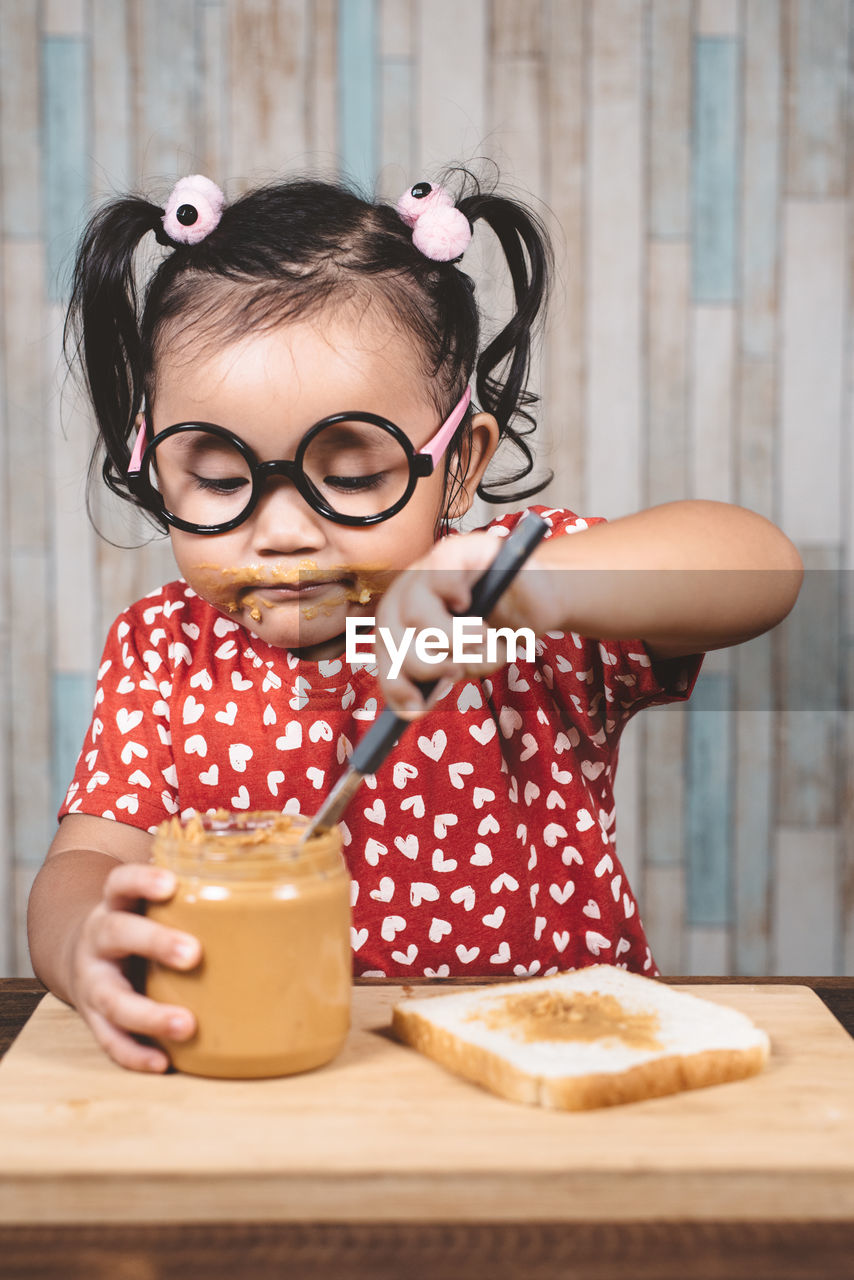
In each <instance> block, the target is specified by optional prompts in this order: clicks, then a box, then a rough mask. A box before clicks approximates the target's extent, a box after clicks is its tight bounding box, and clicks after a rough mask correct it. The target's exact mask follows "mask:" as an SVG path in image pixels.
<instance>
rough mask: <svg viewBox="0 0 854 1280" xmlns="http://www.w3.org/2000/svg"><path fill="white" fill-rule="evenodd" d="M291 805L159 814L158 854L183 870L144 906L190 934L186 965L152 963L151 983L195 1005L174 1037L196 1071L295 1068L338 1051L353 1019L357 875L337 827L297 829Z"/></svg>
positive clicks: (182, 1064) (149, 990) (242, 1073)
mask: <svg viewBox="0 0 854 1280" xmlns="http://www.w3.org/2000/svg"><path fill="white" fill-rule="evenodd" d="M306 822H307V819H306V818H302V817H296V818H293V817H291V816H290V815H288V814H283V813H265V812H258V813H245V814H231V813H227V812H226V811H224V810H220V811H219V812H218V813H216V814H206V815H204V816H202V815H194V816H193V817H192V818H190V819H189V820H188V821H182V820H181V819H179V818H171V819H170V820H168V821H167V822H164V823H162V824H161V825H160V827H159V828H158V830H157V833H156V836H155V839H154V850H153V859H154V862H155V863H156V864H157V865H159V866H162V867H167V868H168V869H169V870H170V871H173V872H174V873H175V875H176V876H177V879H178V888H177V890H176V892H175V895H174V896H173V897H172V898H171V899H170V900H169V901H168V902H164V903H148V904H147V906H146V914H147V915H149V916H150V917H151V918H152V919H153V920H158V921H160V922H161V923H162V924H165V925H168V926H170V927H172V928H176V929H181V930H184V931H186V932H187V933H192V934H194V935H195V936H196V937H197V938H198V939H199V941H200V943H201V947H202V959H201V961H200V963H199V964H198V965H197V966H196V968H195V969H193V970H191V971H190V972H179V971H178V970H175V969H170V968H167V967H166V966H163V965H160V964H158V963H156V962H154V961H152V962H150V963H149V967H148V976H147V982H146V994H147V995H149V996H151V998H152V999H154V1000H161V1001H165V1002H167V1003H169V1004H180V1005H184V1006H185V1007H186V1008H188V1009H190V1010H192V1012H193V1013H194V1014H195V1015H196V1021H197V1024H198V1029H197V1032H196V1034H195V1035H194V1036H193V1038H192V1039H191V1040H187V1041H182V1042H177V1041H176V1042H172V1041H170V1042H168V1043H167V1044H164V1045H163V1048H164V1049H166V1051H167V1052H168V1054H169V1056H170V1058H171V1060H172V1064H173V1066H175V1067H177V1069H178V1070H179V1071H187V1072H190V1073H191V1074H193V1075H202V1076H226V1077H232V1078H248V1077H256V1076H279V1075H290V1074H292V1073H294V1072H297V1071H308V1070H309V1069H311V1068H312V1067H319V1066H322V1065H323V1064H324V1063H326V1062H329V1061H330V1060H331V1059H332V1058H334V1057H335V1055H336V1053H337V1052H338V1050H339V1049H340V1048H341V1046H342V1045H343V1043H344V1040H345V1039H346V1036H347V1031H348V1028H349V1023H350V991H351V987H352V958H351V952H350V877H349V874H348V871H347V867H346V864H345V862H344V858H343V856H342V854H341V833H340V831H339V830H338V829H337V828H334V829H333V830H331V831H325V832H322V833H321V834H320V835H317V836H314V837H312V838H311V839H310V840H309V841H307V842H306V844H305V846H303V847H300V845H299V840H300V836H301V834H302V832H303V830H304V827H305V825H306Z"/></svg>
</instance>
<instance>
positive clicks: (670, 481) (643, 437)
mask: <svg viewBox="0 0 854 1280" xmlns="http://www.w3.org/2000/svg"><path fill="white" fill-rule="evenodd" d="M852 48H854V0H0V166H2V170H0V236H2V243H1V244H0V299H2V307H1V308H0V450H2V454H0V462H2V467H0V600H2V611H0V840H1V841H2V842H1V843H0V972H2V973H26V972H28V964H27V957H26V946H25V941H24V936H23V920H24V911H25V902H26V895H27V892H28V888H29V885H30V883H31V880H32V876H33V874H34V871H35V869H36V867H37V866H38V864H39V862H40V860H41V858H42V856H43V853H44V850H45V848H46V846H47V844H48V842H49V840H50V837H51V834H52V829H53V825H54V818H53V814H54V812H55V807H56V804H57V801H58V798H59V797H60V795H61V794H62V790H63V788H64V785H65V782H66V780H67V777H68V774H69V771H70V769H71V767H72V764H73V760H74V757H75V755H76V752H77V749H78V743H79V741H80V738H81V736H82V732H83V729H84V726H85V723H86V721H87V718H88V714H89V704H90V699H91V691H92V682H93V676H94V670H95V667H96V665H97V661H98V656H99V652H100V645H101V642H102V638H103V635H104V633H105V630H106V627H107V626H108V625H109V622H110V621H111V619H112V617H113V616H114V614H115V613H116V612H117V611H118V610H119V609H121V608H122V607H123V606H124V604H125V603H127V601H128V600H130V599H132V598H135V597H137V596H138V595H140V594H142V593H143V592H144V591H146V590H148V589H150V588H152V587H154V586H156V585H157V584H158V583H159V582H160V581H162V580H164V579H165V578H166V577H168V576H171V574H172V568H171V559H170V556H169V552H168V547H167V546H166V545H165V544H163V543H162V542H158V541H155V542H147V541H146V539H147V538H148V534H147V532H146V529H145V526H144V525H143V524H141V523H140V522H139V521H138V520H136V519H135V518H134V517H133V513H129V512H128V511H126V510H124V509H123V510H121V511H118V510H116V509H115V507H112V506H110V505H109V504H107V503H106V502H105V500H104V496H103V495H102V494H100V493H98V494H96V497H95V499H94V502H93V508H94V515H95V518H96V520H97V521H98V523H99V526H100V527H101V528H102V529H103V530H104V532H105V533H106V534H107V535H108V537H109V538H110V539H111V540H112V541H105V540H103V539H102V538H99V537H98V536H96V534H95V533H94V531H93V529H92V526H91V524H90V522H89V520H88V518H87V515H86V511H85V473H86V464H87V455H88V450H89V446H90V436H89V431H90V428H89V421H88V418H87V414H86V409H85V405H84V404H83V402H82V400H81V397H80V395H79V393H78V391H77V390H76V389H75V387H74V385H73V384H72V383H70V382H68V381H65V380H64V376H63V368H62V361H61V327H62V315H63V300H64V298H65V296H66V293H67V279H68V274H67V273H68V254H69V249H70V247H71V246H72V244H73V243H74V239H75V237H76V235H77V233H78V231H79V228H80V225H81V220H82V218H83V217H84V216H85V214H86V213H87V212H88V211H89V210H91V209H92V208H93V207H94V205H95V204H96V203H97V201H98V199H100V198H101V197H103V196H104V195H105V194H108V193H110V192H113V191H122V190H125V189H128V188H129V187H136V188H141V189H145V190H147V191H148V192H150V193H151V194H153V195H157V196H159V197H161V198H165V195H166V193H167V192H168V190H169V188H170V186H171V184H172V183H173V182H174V180H175V179H176V178H177V177H178V176H180V175H181V174H183V173H187V172H193V171H197V170H200V171H202V172H206V173H208V174H209V175H210V176H212V177H213V178H215V179H216V180H218V181H219V182H220V183H221V184H223V185H225V186H226V187H227V189H228V191H229V192H230V193H232V194H235V193H237V192H239V191H241V190H243V189H245V188H246V187H247V186H249V185H251V184H252V183H253V182H255V181H256V180H258V179H259V178H263V177H265V176H267V175H269V174H271V173H276V172H278V173H281V172H297V171H305V170H311V171H321V172H326V173H337V172H343V173H345V174H347V175H349V177H350V178H351V179H352V180H353V181H354V182H356V183H357V184H359V185H360V186H362V187H363V188H366V189H368V190H370V189H374V188H375V189H376V190H378V191H380V192H382V193H384V194H387V195H396V194H397V193H398V192H399V191H400V190H401V189H402V188H403V187H404V186H405V185H407V184H408V183H410V182H412V181H414V180H415V179H417V178H419V177H421V176H425V175H429V174H430V172H431V170H433V169H434V168H436V167H437V166H441V165H444V164H445V163H446V162H448V161H450V160H455V159H457V160H463V161H472V160H474V159H476V158H477V157H489V158H491V159H493V160H495V161H496V162H497V164H498V165H499V166H500V169H501V171H502V174H503V175H504V178H505V180H506V181H507V182H509V183H511V184H513V185H514V186H516V187H517V188H519V189H522V190H527V191H529V192H531V193H532V194H533V195H534V196H535V197H536V198H537V199H538V200H539V201H541V202H542V208H543V209H544V211H545V215H546V217H547V219H548V221H549V222H550V225H551V226H552V228H553V230H554V232H555V236H556V242H557V247H558V264H559V279H558V284H557V287H556V290H555V298H554V306H553V311H552V316H551V322H550V326H549V329H548V332H547V334H546V336H545V338H544V341H543V343H542V348H541V351H540V352H539V353H538V356H537V362H536V374H537V378H538V380H539V382H540V385H541V387H542V391H543V397H544V406H543V412H542V429H541V441H542V445H541V456H542V460H543V465H549V466H551V467H552V468H553V470H554V472H555V479H554V481H553V483H552V485H551V487H550V489H549V491H548V493H547V495H546V498H547V500H548V501H550V502H553V503H555V504H557V503H560V504H564V505H567V506H571V507H574V508H575V509H576V510H578V511H580V512H584V513H588V514H598V515H605V516H609V517H614V516H617V515H620V514H623V513H626V512H629V511H631V510H634V509H637V508H638V507H640V506H644V505H648V504H652V503H656V502H663V501H668V500H671V499H675V498H679V497H683V496H696V497H708V498H718V499H724V500H733V501H738V502H742V503H744V504H745V505H747V506H749V507H751V508H753V509H755V510H757V511H760V512H762V513H764V514H767V515H769V516H771V517H772V518H774V519H775V520H777V521H778V522H779V523H780V524H781V525H782V526H783V528H784V529H786V531H787V532H788V533H789V534H790V535H791V536H792V537H793V538H794V539H795V540H796V541H797V543H798V545H799V546H800V548H801V550H802V552H803V555H804V558H805V560H806V563H807V565H808V567H809V570H810V572H809V575H808V582H807V586H806V587H805V590H804V595H803V597H802V600H801V602H800V603H799V605H798V607H797V609H796V611H795V613H794V614H793V616H792V618H791V620H790V621H789V623H787V624H786V626H785V627H784V628H783V629H781V631H780V632H779V633H778V634H776V635H775V636H774V637H772V638H766V639H762V640H759V641H755V642H753V643H752V644H750V645H746V646H743V647H742V648H741V649H740V650H738V651H734V652H728V653H724V654H715V655H712V656H711V657H710V659H709V660H708V662H707V666H706V671H705V673H704V675H703V677H702V679H701V682H700V685H699V686H698V690H697V693H696V696H695V698H694V699H693V701H692V703H691V705H690V706H689V707H688V708H678V709H674V708H670V709H666V710H655V711H652V712H649V713H648V714H647V715H646V716H644V717H641V718H640V720H639V721H638V722H636V723H634V724H633V725H632V726H631V727H630V729H629V731H628V732H627V734H626V738H625V741H624V747H623V753H622V754H623V758H622V761H621V774H620V781H619V803H620V808H619V824H620V848H621V852H622V856H623V859H624V861H625V863H626V865H627V868H628V870H629V872H630V874H631V875H632V877H633V879H634V881H635V883H636V887H637V890H638V892H639V895H640V898H641V902H642V906H643V911H644V916H645V919H646V923H647V927H648V930H649V933H650V936H651V939H652V942H653V946H654V949H655V951H656V954H657V956H658V959H659V963H660V964H661V965H662V967H663V968H664V969H665V970H667V971H669V972H680V973H689V972H706V973H727V972H730V973H743V974H750V973H808V972H823V973H834V972H846V971H848V972H850V971H851V969H852V966H854V785H852V759H854V728H853V727H852V716H851V713H850V696H851V687H852V680H854V647H852V636H854V593H852V592H851V591H850V590H847V589H846V588H845V583H846V581H848V580H849V579H850V577H851V568H852V557H854V504H852V500H851V492H852V482H854V451H852V447H851V439H852V425H854V421H853V420H852V419H854V414H852V406H853V405H854V398H852V390H854V327H852V323H851V320H852V299H854V288H852V285H854V234H852V228H854V207H852V199H854V165H852V155H854V152H852V148H851V145H850V141H849V140H850V138H851V134H852V124H854V79H852V77H854V72H853V71H852V67H853V66H854V60H852V57H851V51H852ZM476 239H477V238H476ZM469 261H470V262H471V263H473V264H474V265H475V267H476V268H477V269H478V270H479V271H480V273H481V275H482V277H483V279H482V284H481V291H482V296H483V297H484V299H485V304H486V306H487V308H490V307H492V306H495V307H498V308H500V307H501V306H502V305H503V298H504V296H505V295H504V294H503V292H502V289H501V287H500V286H499V285H498V284H496V283H495V282H494V281H493V280H492V279H491V278H490V271H491V270H493V269H494V267H495V257H494V254H493V253H492V252H491V250H490V248H489V246H488V245H484V244H480V245H478V244H475V246H474V247H473V249H472V251H471V254H470V258H469ZM478 264H479V265H478ZM479 514H487V515H488V514H490V511H489V510H487V509H485V508H481V509H480V513H479ZM114 543H118V544H122V543H124V544H128V543H130V544H134V543H136V544H140V545H137V546H136V548H135V549H124V548H123V547H122V546H116V545H113V544H114Z"/></svg>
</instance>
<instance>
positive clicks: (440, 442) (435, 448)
mask: <svg viewBox="0 0 854 1280" xmlns="http://www.w3.org/2000/svg"><path fill="white" fill-rule="evenodd" d="M470 402H471V388H470V387H466V389H465V391H464V392H463V394H462V396H461V398H460V399H459V400H458V402H457V404H456V405H455V406H454V408H453V409H452V410H451V412H450V414H449V416H448V417H447V418H446V419H445V421H444V422H443V423H442V425H441V427H440V428H439V430H438V431H437V432H436V434H435V435H434V437H433V439H432V440H428V442H427V444H425V446H424V448H423V449H419V451H418V452H419V453H429V455H430V457H431V458H432V459H433V466H434V467H435V465H436V463H437V462H438V461H439V459H440V458H441V456H442V454H443V453H444V452H445V450H446V449H447V447H448V445H449V444H450V443H451V439H452V437H453V434H454V432H455V431H456V429H457V427H458V426H459V425H460V423H461V422H462V420H463V418H464V417H465V414H466V410H467V409H468V407H469V404H470Z"/></svg>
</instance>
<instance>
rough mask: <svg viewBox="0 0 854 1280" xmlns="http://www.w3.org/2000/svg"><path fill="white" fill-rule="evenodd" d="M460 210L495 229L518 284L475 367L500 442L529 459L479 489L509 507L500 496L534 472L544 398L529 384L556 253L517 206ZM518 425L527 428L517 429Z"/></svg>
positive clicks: (478, 204) (467, 201)
mask: <svg viewBox="0 0 854 1280" xmlns="http://www.w3.org/2000/svg"><path fill="white" fill-rule="evenodd" d="M457 208H458V209H460V210H461V211H462V212H463V213H464V214H465V215H466V217H467V218H468V219H469V221H470V222H472V223H474V222H476V221H479V220H482V221H484V222H486V223H487V224H488V225H489V227H491V229H492V231H493V232H494V234H495V236H496V238H497V239H498V242H499V244H500V245H501V248H502V251H503V253H504V257H505V259H506V261H507V266H508V269H509V271H510V278H511V280H512V282H513V294H514V298H515V302H516V311H515V313H514V315H513V316H512V317H511V319H510V320H509V321H508V323H507V324H506V325H505V326H504V328H503V329H502V330H501V332H500V333H498V334H496V336H495V337H494V338H493V339H492V341H491V342H490V343H488V345H487V346H486V347H485V348H484V350H483V351H482V352H481V354H480V356H479V357H478V360H477V363H476V365H475V384H476V387H477V398H478V402H479V404H480V406H481V408H482V409H484V410H485V411H486V412H488V413H492V414H494V416H495V418H496V419H497V421H498V425H499V427H500V429H501V438H502V439H506V440H509V441H511V442H512V444H513V445H514V446H515V447H516V449H517V450H518V451H519V452H520V453H521V454H522V455H523V458H524V462H523V463H522V466H521V468H520V469H519V470H517V471H515V472H514V473H513V474H512V475H510V476H507V477H506V478H505V479H503V480H499V481H496V482H495V484H494V485H493V486H491V490H494V491H490V490H488V489H487V488H486V487H485V486H484V485H483V484H481V485H480V486H479V488H478V494H479V495H480V497H482V498H483V499H484V500H485V501H486V502H493V503H498V502H505V501H507V498H508V496H511V495H507V494H504V493H502V492H497V491H500V490H503V489H506V488H507V487H508V486H510V485H514V484H516V483H517V482H518V481H519V480H523V479H524V478H525V476H528V475H530V473H531V471H532V470H533V466H534V459H533V454H532V452H531V449H530V448H529V446H528V442H527V440H526V439H525V437H526V436H528V435H530V434H531V432H532V431H534V430H535V429H536V422H535V420H534V417H533V416H532V414H531V413H529V412H528V409H529V407H530V406H531V405H533V404H536V402H537V400H538V399H539V397H538V396H536V395H534V394H533V393H532V392H530V391H528V390H527V387H526V384H527V381H528V375H529V372H530V367H531V345H532V340H533V334H534V330H535V328H536V325H537V323H538V321H539V320H540V318H541V314H542V311H543V309H544V304H545V301H546V297H547V293H548V283H549V277H550V274H551V270H552V253H551V247H550V243H549V238H548V233H547V232H546V230H545V227H544V226H543V225H542V223H541V222H540V220H539V219H538V218H537V216H536V215H535V214H533V213H532V212H531V211H530V210H528V209H525V208H524V207H523V206H522V205H520V204H517V203H516V202H515V201H514V200H510V199H507V198H505V197H503V196H498V195H494V194H491V193H488V192H477V193H476V194H474V195H471V196H465V197H463V198H462V199H461V200H459V201H458V202H457ZM519 419H521V420H522V421H523V422H524V423H526V424H527V425H525V426H524V427H522V426H519V425H517V424H518V421H519ZM551 478H552V473H551V472H549V473H548V475H547V476H546V477H545V478H544V479H542V480H540V481H539V482H538V483H537V484H536V485H534V486H533V487H529V488H527V489H524V490H520V491H516V492H514V493H513V494H512V497H513V498H529V497H532V496H533V495H534V494H536V493H539V492H540V490H541V489H543V488H545V486H546V485H547V484H548V483H549V481H550V480H551Z"/></svg>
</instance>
